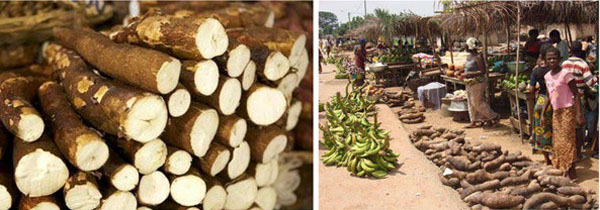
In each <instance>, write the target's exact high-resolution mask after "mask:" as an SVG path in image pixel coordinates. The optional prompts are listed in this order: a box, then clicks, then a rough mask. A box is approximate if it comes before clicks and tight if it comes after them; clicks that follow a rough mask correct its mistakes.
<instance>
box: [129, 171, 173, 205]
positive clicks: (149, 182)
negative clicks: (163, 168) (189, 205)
mask: <svg viewBox="0 0 600 210" xmlns="http://www.w3.org/2000/svg"><path fill="white" fill-rule="evenodd" d="M169 192H170V183H169V179H167V177H166V176H165V174H163V173H162V172H160V171H154V172H152V173H150V174H148V175H144V176H142V178H141V179H140V184H139V187H138V190H137V197H138V200H139V201H140V203H141V204H147V205H152V206H155V205H158V204H160V203H162V202H163V201H165V200H167V198H168V197H169Z"/></svg>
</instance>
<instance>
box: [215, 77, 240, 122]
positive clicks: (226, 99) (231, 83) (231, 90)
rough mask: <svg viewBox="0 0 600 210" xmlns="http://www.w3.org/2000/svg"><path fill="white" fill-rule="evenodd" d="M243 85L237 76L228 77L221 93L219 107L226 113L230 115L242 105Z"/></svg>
mask: <svg viewBox="0 0 600 210" xmlns="http://www.w3.org/2000/svg"><path fill="white" fill-rule="evenodd" d="M241 97H242V85H241V84H240V81H239V80H237V79H235V78H228V79H227V81H225V83H224V84H223V87H222V89H221V92H220V95H219V106H220V107H219V109H220V110H221V112H222V113H223V114H224V115H230V114H233V112H235V109H236V108H237V107H238V106H239V105H240V98H241Z"/></svg>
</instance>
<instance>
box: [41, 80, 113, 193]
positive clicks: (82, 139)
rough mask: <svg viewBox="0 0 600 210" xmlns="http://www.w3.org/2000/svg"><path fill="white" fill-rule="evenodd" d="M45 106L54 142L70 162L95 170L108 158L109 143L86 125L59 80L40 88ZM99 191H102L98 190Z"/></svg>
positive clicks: (87, 169) (83, 169)
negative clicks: (70, 102) (74, 109)
mask: <svg viewBox="0 0 600 210" xmlns="http://www.w3.org/2000/svg"><path fill="white" fill-rule="evenodd" d="M39 97H40V102H41V106H42V109H43V110H44V112H45V113H46V115H47V116H48V119H49V120H50V123H51V128H52V131H53V132H52V133H54V143H55V144H56V147H58V149H59V150H60V151H61V152H62V154H63V155H64V156H65V157H66V159H67V160H69V162H70V163H71V164H72V165H74V166H75V167H77V168H79V169H80V170H82V171H94V170H97V169H98V168H100V167H101V166H102V165H104V163H106V160H108V156H109V154H108V146H107V145H106V143H104V140H103V139H102V137H101V136H100V134H99V133H98V132H97V131H95V130H93V129H91V128H89V127H87V126H86V125H84V124H83V121H81V119H80V118H79V115H77V114H76V113H75V111H73V109H72V108H71V105H70V104H69V101H68V99H67V96H66V95H65V93H64V92H63V90H62V87H61V86H60V85H59V84H57V83H56V82H53V81H50V82H46V83H44V84H43V85H42V86H40V88H39ZM98 194H99V193H98Z"/></svg>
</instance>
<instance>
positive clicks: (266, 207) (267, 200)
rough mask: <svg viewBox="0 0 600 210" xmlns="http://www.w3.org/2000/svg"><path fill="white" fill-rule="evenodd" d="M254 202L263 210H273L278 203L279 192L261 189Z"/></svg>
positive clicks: (270, 188)
mask: <svg viewBox="0 0 600 210" xmlns="http://www.w3.org/2000/svg"><path fill="white" fill-rule="evenodd" d="M254 202H255V203H256V205H258V206H259V207H260V208H261V209H263V210H273V208H275V203H276V202H277V192H276V191H275V189H273V188H272V187H263V188H260V189H259V190H258V192H257V193H256V199H255V200H254Z"/></svg>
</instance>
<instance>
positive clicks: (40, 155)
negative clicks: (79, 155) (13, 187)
mask: <svg viewBox="0 0 600 210" xmlns="http://www.w3.org/2000/svg"><path fill="white" fill-rule="evenodd" d="M68 178H69V170H68V169H67V165H65V163H64V162H63V161H62V159H60V158H59V157H57V156H56V155H54V154H52V153H50V152H47V151H44V150H42V149H36V150H35V151H34V152H31V153H29V154H26V155H25V156H23V157H22V158H21V159H20V160H19V162H18V163H17V167H16V168H15V182H16V184H17V187H18V188H19V191H21V192H22V193H23V194H25V195H28V196H31V197H39V196H46V195H50V194H53V193H54V192H56V191H58V190H60V189H61V188H62V187H63V186H64V185H65V183H66V182H67V179H68Z"/></svg>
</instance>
